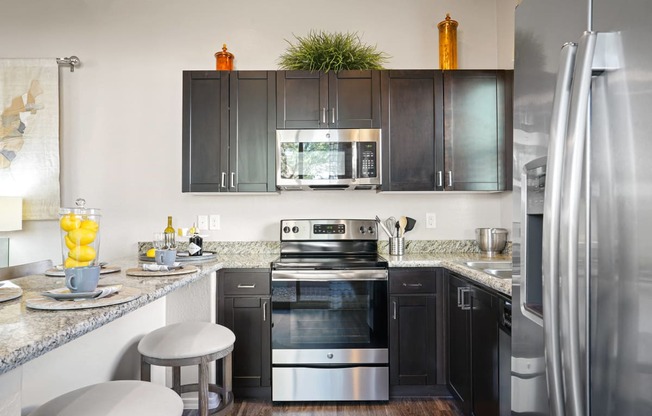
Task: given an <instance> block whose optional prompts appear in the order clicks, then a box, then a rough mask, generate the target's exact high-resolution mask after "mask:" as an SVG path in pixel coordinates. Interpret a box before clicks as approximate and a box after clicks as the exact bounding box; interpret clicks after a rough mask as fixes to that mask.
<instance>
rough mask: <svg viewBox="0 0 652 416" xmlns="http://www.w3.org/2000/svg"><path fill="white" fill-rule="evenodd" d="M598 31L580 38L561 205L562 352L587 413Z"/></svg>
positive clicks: (573, 409) (570, 404) (576, 402)
mask: <svg viewBox="0 0 652 416" xmlns="http://www.w3.org/2000/svg"><path fill="white" fill-rule="evenodd" d="M596 38H597V36H596V33H595V32H584V34H583V35H582V37H581V38H580V41H579V46H578V50H577V58H576V64H575V69H574V72H573V90H572V93H571V103H572V105H571V109H570V117H569V121H568V135H567V150H568V153H567V154H566V157H565V164H564V186H563V191H562V200H561V202H562V205H561V213H562V214H561V229H560V232H562V233H563V237H562V238H561V244H560V250H561V252H565V253H566V255H564V256H561V257H560V260H561V264H560V272H561V273H560V277H561V278H562V282H564V283H565V285H566V287H565V288H564V289H565V290H563V291H562V295H563V299H562V307H563V309H562V313H561V316H563V317H564V318H565V319H566V321H567V325H566V327H567V328H564V325H562V331H564V329H567V331H568V332H566V333H565V334H564V333H563V334H562V336H563V337H564V341H565V342H564V345H563V355H564V356H565V357H568V359H567V360H565V362H566V363H565V365H564V380H565V385H566V402H567V409H568V412H569V413H570V414H573V415H584V414H585V413H584V409H585V405H586V404H585V403H584V397H585V395H584V387H583V383H582V374H583V372H582V371H581V370H580V364H581V360H580V358H581V357H580V333H581V330H580V314H579V312H580V311H579V288H578V250H579V247H578V245H579V221H580V205H581V196H582V174H583V165H584V146H585V144H586V131H587V118H588V112H589V95H590V93H591V76H592V63H593V55H594V52H595V43H596Z"/></svg>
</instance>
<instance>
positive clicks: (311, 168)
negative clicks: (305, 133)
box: [280, 142, 353, 180]
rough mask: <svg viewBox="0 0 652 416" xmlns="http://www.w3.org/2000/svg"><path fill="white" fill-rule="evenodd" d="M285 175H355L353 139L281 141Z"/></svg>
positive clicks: (282, 175)
mask: <svg viewBox="0 0 652 416" xmlns="http://www.w3.org/2000/svg"><path fill="white" fill-rule="evenodd" d="M280 146H281V158H280V173H281V178H282V179H307V180H326V179H331V180H333V179H351V178H352V177H353V156H352V155H353V150H352V149H353V143H351V142H345V143H337V142H314V143H313V142H299V143H281V144H280Z"/></svg>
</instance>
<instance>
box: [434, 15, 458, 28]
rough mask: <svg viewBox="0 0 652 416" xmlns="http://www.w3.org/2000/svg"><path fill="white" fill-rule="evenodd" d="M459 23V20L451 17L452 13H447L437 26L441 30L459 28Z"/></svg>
mask: <svg viewBox="0 0 652 416" xmlns="http://www.w3.org/2000/svg"><path fill="white" fill-rule="evenodd" d="M457 25H458V23H457V20H453V19H451V15H450V13H446V18H445V19H444V20H442V21H441V22H439V23H438V24H437V28H438V29H439V30H442V29H447V30H450V29H457Z"/></svg>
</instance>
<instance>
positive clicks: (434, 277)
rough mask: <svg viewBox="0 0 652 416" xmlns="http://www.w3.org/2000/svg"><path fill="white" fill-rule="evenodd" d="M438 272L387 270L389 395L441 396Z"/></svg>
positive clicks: (441, 310)
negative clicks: (388, 295)
mask: <svg viewBox="0 0 652 416" xmlns="http://www.w3.org/2000/svg"><path fill="white" fill-rule="evenodd" d="M441 273H442V271H441V270H440V269H430V270H428V269H392V270H390V276H389V279H390V298H389V303H390V304H389V314H390V316H389V319H390V323H389V339H390V343H389V354H390V356H389V377H390V395H392V396H423V395H437V394H441V393H444V392H445V377H444V372H443V371H444V365H443V336H442V335H443V330H442V322H441V319H442V316H443V303H442V302H441V298H440V294H441V293H442V290H441V289H442V277H441Z"/></svg>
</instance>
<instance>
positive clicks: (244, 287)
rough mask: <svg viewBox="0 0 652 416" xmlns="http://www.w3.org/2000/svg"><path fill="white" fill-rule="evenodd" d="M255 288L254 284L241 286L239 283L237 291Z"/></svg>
mask: <svg viewBox="0 0 652 416" xmlns="http://www.w3.org/2000/svg"><path fill="white" fill-rule="evenodd" d="M255 287H256V284H255V283H253V284H249V285H243V284H242V283H240V284H239V285H238V289H253V288H255Z"/></svg>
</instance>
